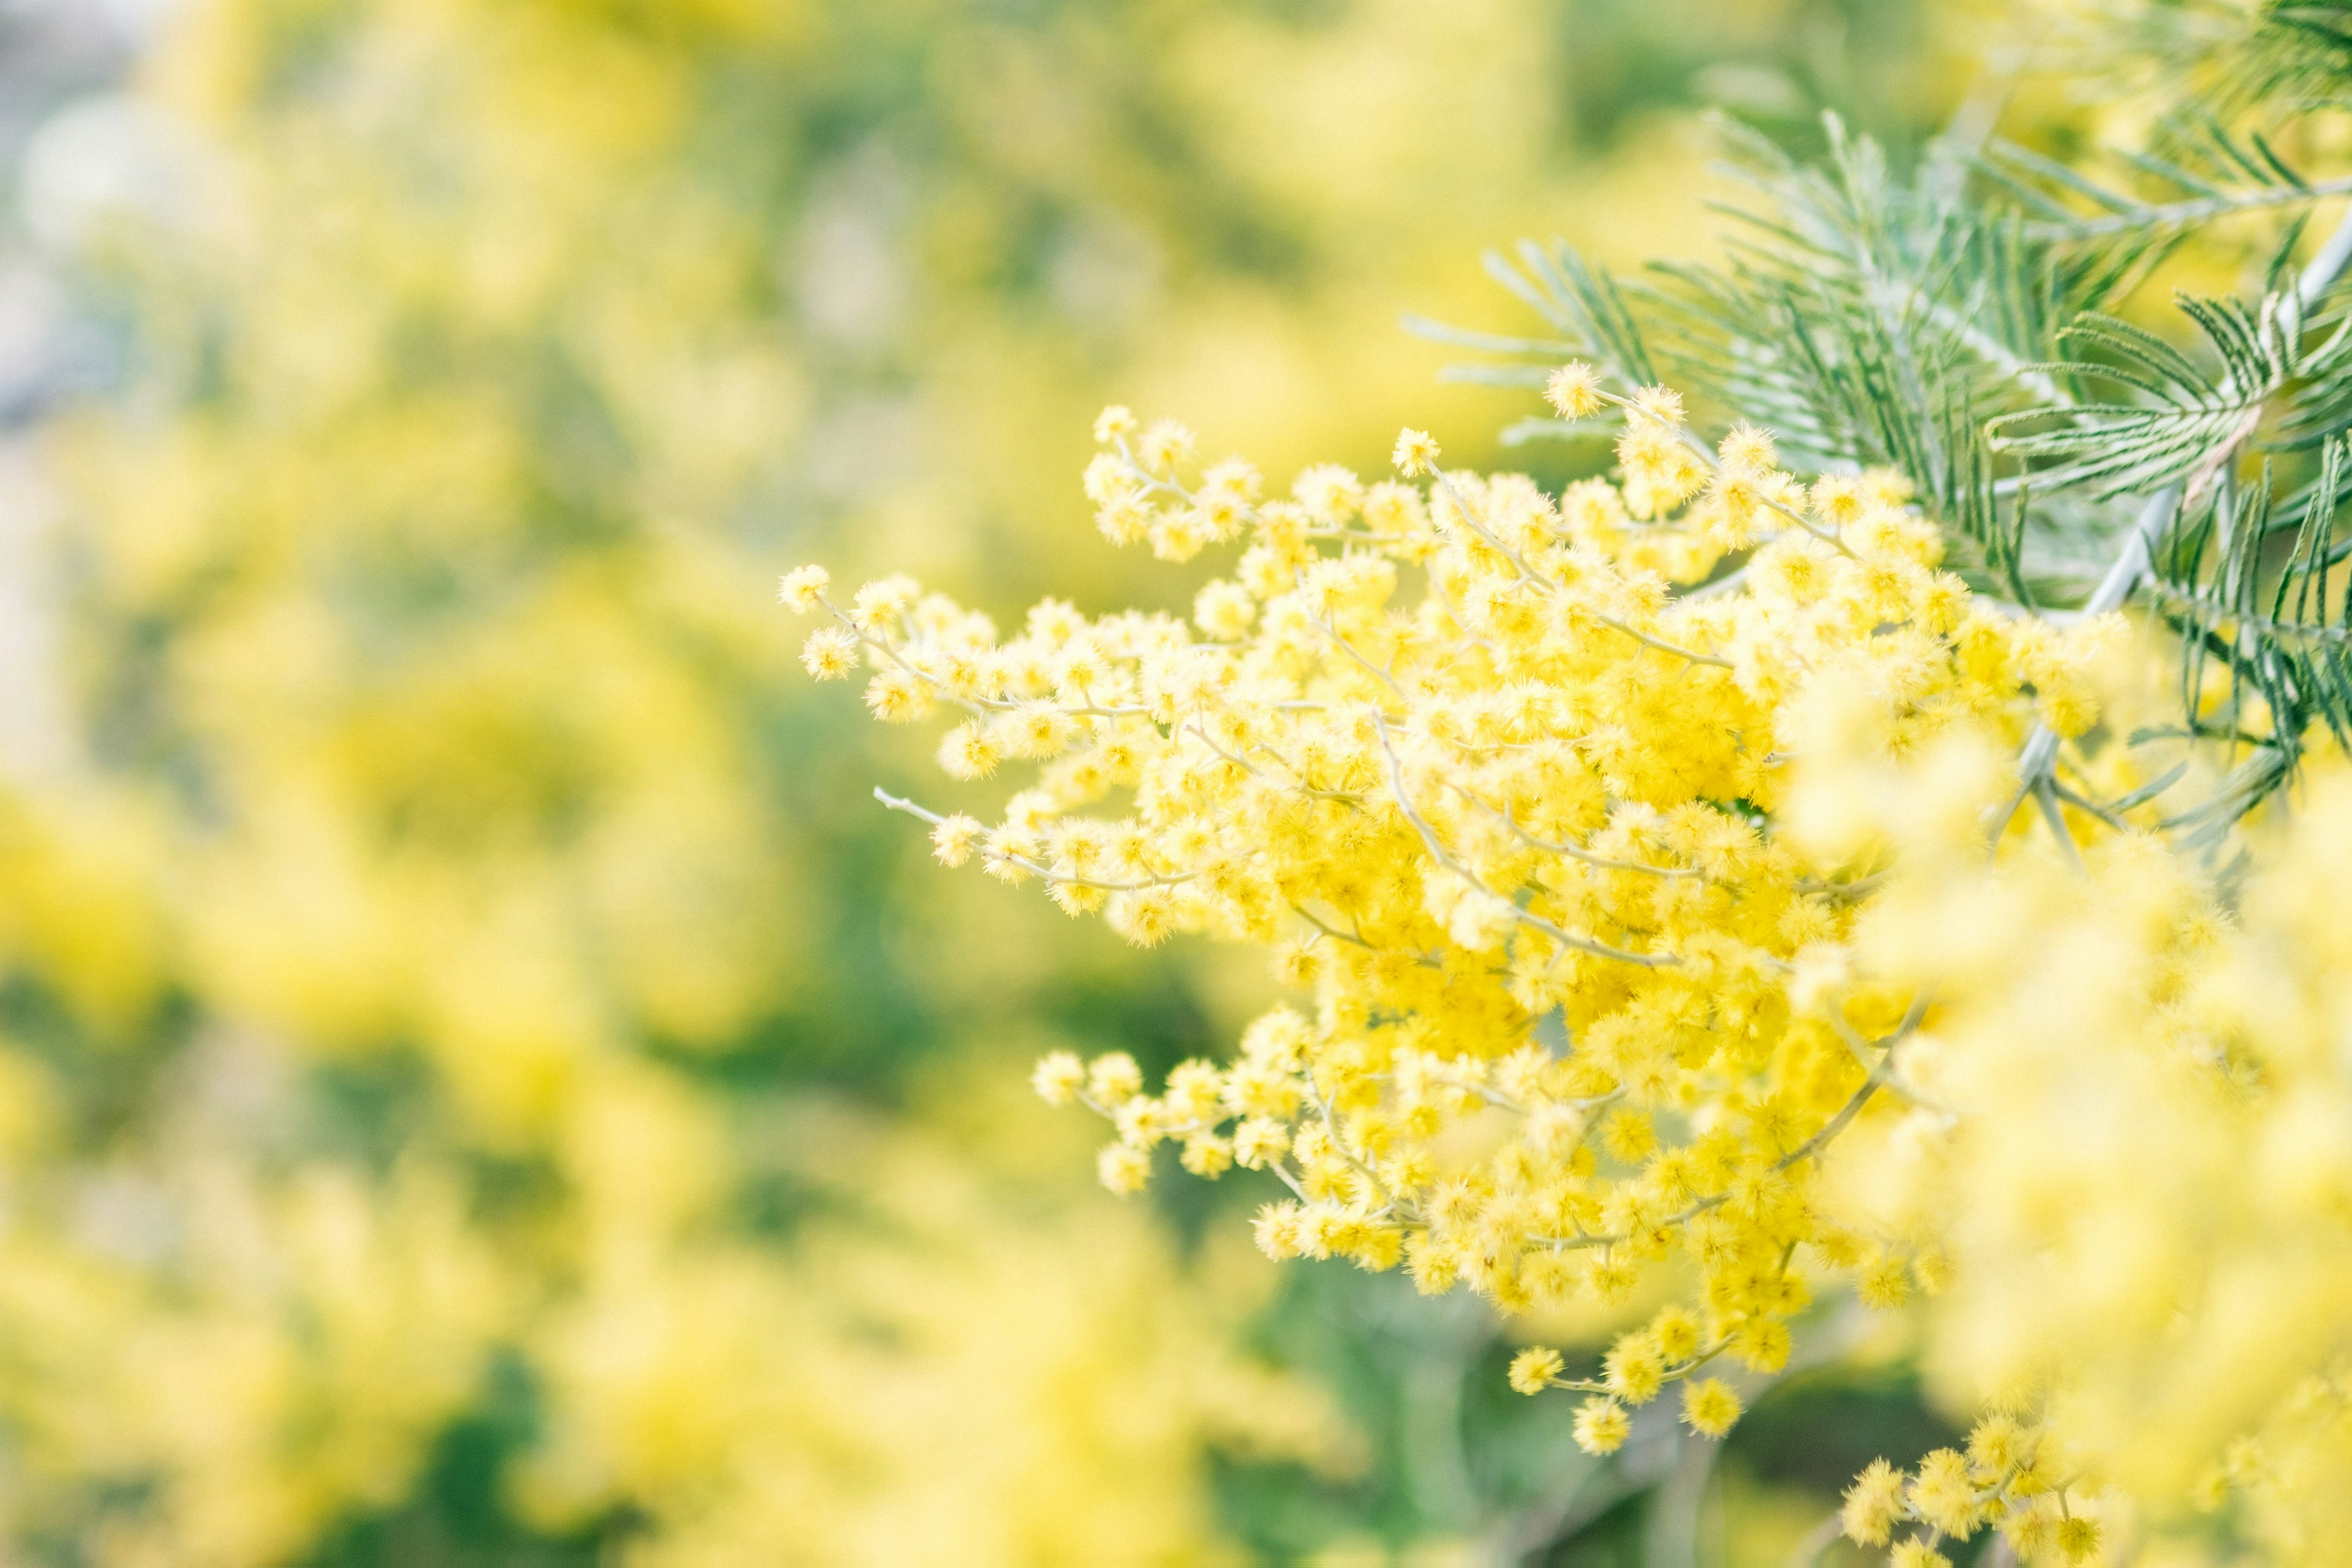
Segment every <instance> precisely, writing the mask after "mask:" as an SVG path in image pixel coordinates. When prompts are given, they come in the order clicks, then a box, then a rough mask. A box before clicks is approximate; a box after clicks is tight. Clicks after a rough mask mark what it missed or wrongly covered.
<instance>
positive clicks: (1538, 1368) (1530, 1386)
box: [1511, 1345, 1567, 1394]
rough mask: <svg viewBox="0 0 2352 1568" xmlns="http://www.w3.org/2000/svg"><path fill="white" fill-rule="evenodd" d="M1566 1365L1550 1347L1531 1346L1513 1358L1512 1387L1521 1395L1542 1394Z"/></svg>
mask: <svg viewBox="0 0 2352 1568" xmlns="http://www.w3.org/2000/svg"><path fill="white" fill-rule="evenodd" d="M1565 1364H1567V1363H1564V1362H1563V1361H1562V1360H1561V1359H1560V1354H1559V1352H1558V1351H1556V1350H1553V1349H1551V1348H1550V1347H1549V1346H1548V1345H1529V1346H1528V1348H1527V1349H1526V1350H1523V1351H1521V1352H1519V1353H1518V1354H1517V1355H1515V1356H1513V1357H1512V1358H1511V1386H1512V1387H1513V1388H1515V1389H1517V1391H1518V1392H1519V1393H1521V1394H1541V1393H1542V1392H1543V1391H1544V1389H1545V1388H1546V1387H1547V1386H1549V1384H1550V1383H1551V1380H1552V1379H1553V1378H1555V1377H1558V1376H1559V1373H1560V1369H1561V1367H1562V1366H1564V1365H1565Z"/></svg>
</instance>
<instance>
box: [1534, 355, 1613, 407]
mask: <svg viewBox="0 0 2352 1568" xmlns="http://www.w3.org/2000/svg"><path fill="white" fill-rule="evenodd" d="M1544 396H1545V398H1546V399H1548V400H1549V402H1550V404H1551V405H1552V407H1553V408H1554V409H1556V410H1558V411H1559V416H1560V417H1561V418H1562V419H1587V418H1590V417H1591V416H1593V415H1595V414H1598V413H1600V412H1601V406H1602V403H1601V373H1600V372H1599V371H1597V370H1595V369H1594V368H1593V367H1592V366H1591V365H1589V364H1587V363H1584V362H1583V361H1582V360H1570V362H1569V363H1566V364H1564V365H1562V366H1560V367H1559V369H1558V370H1556V371H1554V372H1552V373H1551V379H1550V380H1549V381H1548V382H1546V383H1545V384H1544Z"/></svg>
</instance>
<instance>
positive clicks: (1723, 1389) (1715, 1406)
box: [1682, 1377, 1739, 1437]
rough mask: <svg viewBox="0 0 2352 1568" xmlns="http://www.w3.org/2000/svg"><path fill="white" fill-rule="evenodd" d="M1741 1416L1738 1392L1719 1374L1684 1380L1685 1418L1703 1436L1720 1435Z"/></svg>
mask: <svg viewBox="0 0 2352 1568" xmlns="http://www.w3.org/2000/svg"><path fill="white" fill-rule="evenodd" d="M1738 1419H1739V1396H1738V1394H1734V1393H1732V1392H1731V1388H1730V1385H1729V1384H1726V1383H1724V1382H1723V1381H1722V1380H1721V1379H1720V1378H1713V1377H1706V1378H1701V1379H1699V1380H1698V1381H1697V1382H1696V1383H1686V1384H1683V1413H1682V1420H1683V1422H1684V1424H1685V1425H1686V1426H1689V1427H1690V1429H1691V1430H1692V1431H1694V1432H1696V1433H1697V1434H1698V1435H1699V1436H1702V1437H1720V1436H1723V1435H1724V1434H1725V1433H1726V1432H1728V1431H1730V1430H1731V1427H1732V1424H1733V1423H1734V1422H1736V1421H1738Z"/></svg>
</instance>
